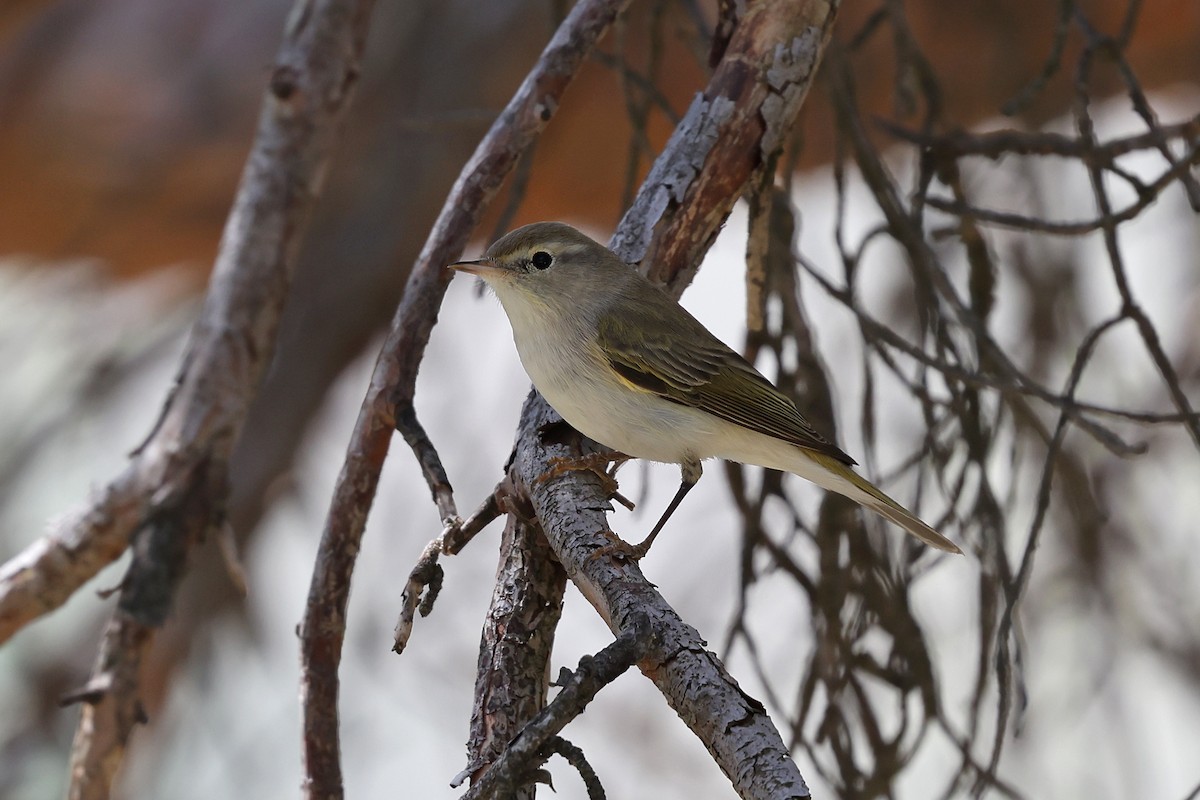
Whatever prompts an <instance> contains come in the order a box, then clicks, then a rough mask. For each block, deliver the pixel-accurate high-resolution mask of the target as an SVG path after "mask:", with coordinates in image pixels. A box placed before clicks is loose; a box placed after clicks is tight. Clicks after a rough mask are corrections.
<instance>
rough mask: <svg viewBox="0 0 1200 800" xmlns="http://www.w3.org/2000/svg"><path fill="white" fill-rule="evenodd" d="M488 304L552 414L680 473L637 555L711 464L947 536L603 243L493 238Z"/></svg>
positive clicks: (536, 232)
mask: <svg viewBox="0 0 1200 800" xmlns="http://www.w3.org/2000/svg"><path fill="white" fill-rule="evenodd" d="M450 268H452V269H455V270H460V271H462V272H468V273H471V274H473V275H477V276H479V277H480V278H482V279H483V280H484V281H486V282H487V283H488V285H489V286H490V287H491V289H492V290H493V291H494V292H495V294H496V297H497V298H499V300H500V304H501V306H503V307H504V311H505V313H506V314H507V315H508V319H509V322H510V323H511V325H512V330H513V340H514V341H515V342H516V345H517V353H518V354H519V355H520V358H521V364H522V365H523V366H524V367H525V371H526V372H527V373H529V377H530V378H531V379H532V380H533V385H534V386H535V387H536V388H537V390H538V391H539V392H541V394H542V396H543V397H544V398H546V401H547V402H548V403H549V404H550V405H551V407H553V408H554V410H555V411H557V412H558V413H559V414H560V415H562V418H563V419H564V420H566V421H567V422H568V423H570V424H571V425H572V426H573V427H574V428H576V429H577V430H579V431H580V432H581V433H583V434H584V435H586V436H588V437H590V438H592V439H594V440H595V441H597V442H599V443H600V444H602V445H604V446H605V447H609V448H613V449H615V450H618V451H620V452H621V453H624V454H626V455H628V456H631V457H633V458H644V459H648V460H650V461H659V462H664V463H673V464H679V465H680V468H681V472H682V481H681V482H680V486H679V490H678V491H677V492H676V494H675V497H674V499H672V501H671V503H670V505H669V506H668V507H667V510H666V511H665V512H664V514H663V516H662V518H661V519H659V521H658V524H656V525H655V526H654V529H653V530H652V531H651V532H650V535H649V536H647V537H646V539H645V540H644V541H643V542H642V543H641V544H639V545H637V546H634V547H631V548H629V549H630V550H631V551H632V553H631V555H633V557H634V558H640V557H642V556H643V555H645V552H646V551H647V550H648V549H649V547H650V544H651V543H652V542H653V541H654V537H655V536H657V535H658V532H659V531H660V530H662V527H663V525H664V524H665V523H666V521H667V519H668V518H670V516H671V514H672V513H673V512H674V511H675V509H676V508H677V507H678V506H679V503H680V502H681V501H682V500H683V498H684V496H685V495H686V494H687V493H688V491H690V490H691V488H692V487H693V486H695V485H696V482H697V481H699V480H700V475H701V473H702V471H703V470H702V467H701V462H702V461H703V460H704V459H707V458H724V459H728V460H730V461H737V462H740V463H743V464H757V465H759V466H762V467H768V468H770V469H778V470H784V471H786V472H791V473H793V474H795V475H799V476H800V477H802V478H805V479H807V480H810V481H812V482H813V483H815V484H817V485H818V486H820V487H822V488H824V489H828V490H829V491H833V492H837V493H838V494H841V495H844V496H846V497H848V498H850V499H851V500H853V501H855V502H856V503H859V504H860V505H862V506H864V507H865V508H869V509H871V510H872V511H874V512H876V513H877V514H880V515H881V516H883V517H884V518H886V519H888V520H890V521H891V522H894V523H895V524H897V525H899V526H900V527H901V528H903V529H904V530H906V531H908V532H909V533H911V534H912V535H913V536H916V537H917V538H918V539H920V540H921V541H923V542H925V543H926V544H929V545H931V546H933V547H936V548H937V549H939V550H946V551H948V552H951V553H961V552H962V551H961V550H959V549H958V547H957V546H956V545H955V544H954V543H953V542H951V541H950V540H949V539H947V538H946V537H944V536H942V535H941V534H940V533H938V532H937V531H935V530H934V529H933V528H931V527H929V526H928V525H926V524H925V523H924V522H922V521H921V520H919V519H917V518H916V517H915V516H913V515H912V514H911V513H909V512H908V511H907V510H905V508H904V507H903V506H901V505H900V504H899V503H897V502H896V501H895V500H892V499H891V498H890V497H888V496H887V495H886V494H884V493H883V492H882V491H880V490H879V489H877V488H876V487H875V486H873V485H872V484H871V483H870V482H869V481H867V480H866V479H865V478H863V477H861V476H860V475H858V474H857V473H855V472H854V471H853V470H852V469H851V467H852V466H853V465H854V464H855V461H854V459H852V458H850V456H848V455H846V454H845V453H843V452H842V451H841V450H840V449H839V448H838V447H837V446H836V445H834V444H831V443H830V442H829V441H827V440H826V439H824V438H823V437H822V436H821V435H820V434H819V433H817V432H816V431H815V430H813V428H812V426H811V425H809V424H808V422H807V421H806V420H805V419H804V417H803V416H801V415H800V412H799V411H798V410H797V408H796V405H795V403H793V402H792V401H791V400H790V399H789V398H788V397H787V396H786V395H784V394H783V393H781V392H780V391H779V390H777V389H776V388H775V387H774V386H773V385H772V384H771V382H770V381H768V380H767V379H766V378H764V377H763V376H762V374H760V373H759V372H758V370H756V369H755V368H754V367H753V366H752V365H751V364H750V363H749V362H748V361H746V359H744V358H742V356H741V355H739V354H738V353H737V352H735V351H734V350H732V349H731V348H729V347H728V346H726V345H725V344H724V343H723V342H721V340H719V339H717V337H715V336H713V335H712V333H710V332H709V331H708V329H707V328H705V327H704V325H702V324H701V323H700V322H699V321H698V320H697V319H696V318H695V317H693V316H692V315H691V314H689V313H688V312H687V311H686V310H685V309H684V308H683V306H681V305H679V303H677V302H676V301H675V300H674V298H672V297H670V296H669V295H667V294H666V293H665V292H664V291H662V290H661V289H660V288H659V287H657V286H655V285H654V284H653V283H651V282H650V281H649V280H648V279H647V278H645V277H644V276H643V275H642V274H641V273H639V272H638V271H637V270H636V269H634V268H633V267H632V266H630V265H629V264H626V263H625V262H624V261H622V260H621V259H620V258H618V257H617V255H616V254H615V253H613V252H612V251H611V250H609V249H608V248H606V247H604V246H603V245H601V244H600V243H598V242H596V241H594V240H592V239H590V238H588V237H587V236H585V235H584V234H582V233H580V232H579V231H577V230H575V229H574V228H572V227H571V226H569V225H564V224H562V223H559V222H537V223H534V224H532V225H526V226H524V227H522V228H518V229H517V230H514V231H512V232H511V233H508V234H506V235H505V236H503V237H501V238H500V239H499V240H497V241H496V242H495V243H494V244H493V245H492V246H491V247H489V248H488V249H487V251H486V252H485V253H484V254H483V257H482V258H480V259H478V260H476V261H460V262H458V263H455V264H451V265H450Z"/></svg>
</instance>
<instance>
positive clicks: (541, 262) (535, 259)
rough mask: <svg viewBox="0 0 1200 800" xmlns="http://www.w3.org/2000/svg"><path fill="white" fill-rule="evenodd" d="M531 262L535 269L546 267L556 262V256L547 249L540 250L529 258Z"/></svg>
mask: <svg viewBox="0 0 1200 800" xmlns="http://www.w3.org/2000/svg"><path fill="white" fill-rule="evenodd" d="M529 263H530V264H532V265H533V267H534V269H546V268H547V267H549V266H550V265H551V264H553V263H554V256H552V255H550V254H549V253H547V252H546V251H545V250H538V251H537V252H536V253H534V254H533V256H532V257H531V258H530V259H529Z"/></svg>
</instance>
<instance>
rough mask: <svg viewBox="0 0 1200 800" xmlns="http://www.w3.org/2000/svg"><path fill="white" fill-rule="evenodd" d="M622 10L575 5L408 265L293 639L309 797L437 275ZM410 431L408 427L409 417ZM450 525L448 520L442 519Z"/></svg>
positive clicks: (329, 762)
mask: <svg viewBox="0 0 1200 800" xmlns="http://www.w3.org/2000/svg"><path fill="white" fill-rule="evenodd" d="M627 3H628V0H582V2H580V3H578V4H576V5H575V6H574V7H573V8H572V9H571V13H570V14H569V15H568V16H567V18H566V19H565V20H564V21H563V24H562V25H561V26H560V27H559V29H558V30H557V32H556V33H555V34H554V37H553V38H552V39H551V40H550V43H549V44H547V46H546V49H545V50H544V51H543V52H542V55H541V58H539V59H538V62H537V64H535V65H534V67H533V69H532V70H531V71H530V73H529V75H528V76H526V78H525V81H524V83H522V84H521V87H520V89H518V90H517V93H516V94H515V95H514V96H513V99H512V100H511V101H510V102H509V104H508V106H507V107H506V108H505V109H504V111H503V112H502V113H501V114H500V116H499V118H498V119H497V120H496V122H495V123H494V124H493V125H492V128H491V130H489V131H488V133H487V135H486V136H485V137H484V139H483V141H482V142H480V144H479V147H478V148H476V150H475V154H474V155H473V156H472V157H471V160H470V161H469V162H467V164H466V166H465V167H463V170H462V173H461V174H460V175H459V178H458V180H457V181H456V182H455V184H454V187H453V188H452V189H451V191H450V196H449V197H448V198H447V199H446V202H445V203H444V204H443V206H442V212H441V214H440V215H439V216H438V219H437V222H435V223H434V226H433V230H432V231H431V232H430V234H429V238H428V239H427V240H426V242H425V246H424V248H422V250H421V254H420V256H419V257H418V258H417V262H416V263H415V264H414V265H413V269H412V272H411V273H410V275H409V279H408V283H407V285H406V286H405V291H404V299H403V300H402V301H401V304H400V308H399V309H398V310H397V312H396V316H395V318H394V319H393V321H392V326H391V329H390V331H389V333H388V337H387V340H386V341H385V343H384V345H383V349H382V351H381V352H380V354H379V358H378V360H377V361H376V363H375V370H374V373H373V374H372V377H371V385H370V387H369V389H368V390H367V395H366V398H365V399H364V400H363V405H362V408H361V409H360V411H359V415H358V420H357V422H356V423H355V427H354V432H353V433H352V434H351V440H350V443H349V445H348V447H347V452H346V458H345V461H344V463H343V465H342V471H341V474H340V475H339V476H338V481H337V485H336V487H335V489H334V495H333V500H332V502H331V504H330V509H329V514H328V516H327V517H326V520H325V527H324V530H323V531H322V534H321V543H320V546H319V549H318V551H317V560H316V564H315V566H314V568H313V577H312V582H311V584H310V587H309V597H308V603H307V606H306V609H305V615H304V622H303V626H302V628H301V671H302V675H301V686H302V688H301V693H302V703H303V714H304V761H305V771H306V775H307V783H306V786H305V793H306V796H308V797H340V796H341V795H342V784H341V766H340V757H339V754H338V712H337V689H338V678H337V669H338V664H339V662H340V660H341V649H342V641H343V637H344V635H345V613H346V603H347V600H348V598H349V592H350V576H351V573H352V571H353V569H354V562H355V556H356V555H357V552H358V547H359V542H360V541H361V539H362V533H363V528H364V526H365V524H366V517H367V512H368V510H369V509H370V506H371V502H372V500H373V499H374V496H375V491H376V488H377V486H378V483H379V473H380V470H381V469H382V467H383V460H384V458H385V457H386V455H387V451H388V447H389V444H390V441H391V434H392V431H393V429H395V428H396V427H397V421H398V420H404V419H407V418H409V417H408V415H409V414H410V413H411V408H412V400H413V389H414V386H415V384H416V376H417V369H418V367H419V366H420V363H421V359H422V357H423V355H424V352H425V345H426V344H427V342H428V341H429V333H430V331H431V330H432V329H433V325H434V323H435V322H436V321H437V312H438V307H439V306H440V305H441V301H442V296H443V295H444V294H445V291H446V286H447V285H448V284H449V281H450V277H451V276H450V273H449V271H448V270H446V269H445V265H446V264H448V263H450V262H451V261H453V260H454V259H455V258H456V257H457V256H458V255H459V254H460V253H461V252H462V249H463V247H464V246H465V245H466V243H467V240H468V237H469V236H470V235H471V232H472V231H473V230H474V229H475V226H476V224H477V223H478V221H479V218H480V216H481V215H482V213H483V210H484V208H486V206H487V204H488V203H489V202H490V201H491V199H492V197H493V196H494V195H495V194H496V192H497V191H498V190H499V188H500V185H501V183H502V182H503V181H504V179H505V177H506V176H507V175H508V174H509V173H510V172H511V171H512V169H513V167H514V166H515V165H516V163H517V160H518V159H519V158H520V156H521V154H522V153H523V152H524V151H525V150H526V149H527V148H528V147H529V146H530V144H531V143H532V142H533V141H534V139H535V138H536V137H537V135H538V134H539V133H540V132H541V130H542V128H544V127H545V125H546V123H547V122H548V121H549V120H550V118H551V117H552V116H553V115H554V112H555V110H556V109H557V107H558V104H559V99H560V98H561V97H562V94H563V92H564V91H565V90H566V88H567V86H568V85H569V84H570V82H571V80H572V79H573V78H574V76H575V74H576V72H577V71H578V70H579V67H580V66H581V65H582V63H583V62H584V60H585V59H586V57H587V55H588V53H589V52H590V51H591V49H592V48H593V47H594V46H595V44H596V42H597V41H598V40H599V39H600V38H601V37H602V36H603V35H604V33H605V31H607V30H608V28H609V26H610V25H611V24H612V22H613V20H614V19H615V18H616V16H617V14H619V13H620V11H621V9H623V8H624V7H625V5H626V4H627ZM411 419H412V420H414V421H415V416H412V417H411ZM414 430H416V429H414V428H412V427H411V426H409V428H408V429H407V430H406V431H405V433H406V438H409V439H410V442H411V441H416V442H417V443H418V444H419V445H421V447H420V449H419V450H418V458H419V460H420V461H421V463H422V469H423V470H424V472H425V474H426V476H427V477H428V476H431V475H432V476H434V477H435V478H437V477H438V476H439V475H441V474H443V473H444V470H442V469H441V465H440V463H436V466H434V464H435V462H434V461H432V460H431V459H434V458H436V451H433V449H432V446H429V447H428V448H426V447H425V444H426V443H427V440H426V439H422V438H421V437H419V436H417V437H412V436H411V433H412V431H414ZM439 481H440V478H438V480H435V481H431V487H430V488H431V490H432V491H433V492H434V494H435V497H437V498H438V499H439V509H441V510H442V513H443V514H445V513H447V512H448V513H450V514H451V515H453V514H454V513H456V512H454V509H453V503H452V501H451V502H450V503H449V504H447V502H446V497H447V496H448V495H447V493H446V491H445V490H444V489H443V488H442V486H441V485H440V483H439ZM445 522H446V523H447V524H450V523H451V522H452V520H445Z"/></svg>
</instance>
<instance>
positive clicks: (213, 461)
mask: <svg viewBox="0 0 1200 800" xmlns="http://www.w3.org/2000/svg"><path fill="white" fill-rule="evenodd" d="M372 5H373V3H372V2H371V0H302V2H299V3H298V4H297V6H296V9H295V10H294V13H293V14H292V16H291V17H290V21H289V27H288V30H287V32H286V36H285V40H284V42H283V45H282V47H281V49H280V53H279V56H278V58H277V61H276V65H275V69H274V72H273V73H272V75H271V81H270V89H269V91H268V92H267V95H266V98H265V101H264V107H263V111H262V115H261V117H260V119H259V127H258V133H257V136H256V138H255V143H254V147H253V150H252V152H251V154H250V157H249V159H248V161H247V164H246V168H245V171H244V173H243V175H242V180H241V185H240V187H239V189H238V194H237V198H236V199H235V201H234V206H233V209H232V211H231V212H230V215H229V219H228V222H227V223H226V227H225V232H224V235H223V236H222V239H221V246H220V250H219V252H218V255H217V260H216V263H215V265H214V268H213V275H212V279H211V282H210V285H209V292H208V296H207V298H206V300H205V304H204V308H203V310H202V311H201V315H200V319H199V321H198V322H197V323H196V327H195V330H194V331H193V333H192V339H191V342H190V345H189V347H188V351H187V353H186V354H185V356H184V358H183V363H182V367H181V368H180V373H179V376H178V378H177V379H176V385H175V387H174V389H173V390H172V392H171V394H170V395H169V396H168V398H167V401H166V403H165V407H164V408H163V411H162V415H161V417H160V419H159V421H158V424H157V425H156V426H155V428H154V430H153V432H152V433H151V434H150V436H149V438H148V439H147V441H146V442H145V444H143V445H142V446H141V447H140V448H138V450H137V451H136V452H135V453H134V455H133V457H132V458H131V459H130V462H129V465H128V466H127V467H126V468H125V470H124V471H123V472H122V473H121V474H120V475H119V476H117V477H116V478H114V479H113V480H112V481H111V482H109V483H108V484H107V485H106V486H105V487H104V488H103V489H101V490H99V491H98V492H97V493H96V496H95V497H94V498H93V499H92V500H91V501H90V502H89V503H88V505H87V507H86V508H85V509H84V510H82V511H78V512H74V513H72V514H71V515H69V516H68V517H66V518H65V519H63V520H62V521H60V522H59V523H58V524H57V525H56V526H55V529H54V531H53V532H52V533H50V534H48V535H47V536H45V537H43V538H42V539H40V540H38V541H37V542H34V543H33V544H32V545H30V546H29V547H28V548H26V550H25V551H24V552H22V553H20V554H19V555H17V556H16V557H14V558H13V559H12V560H11V561H9V562H8V563H7V564H5V565H4V567H3V568H2V569H0V642H3V641H5V640H6V639H8V637H10V636H11V635H12V634H13V633H15V632H16V631H17V630H19V629H20V628H21V627H22V626H24V625H26V624H27V623H29V622H30V621H31V620H33V619H36V618H37V617H39V616H41V615H42V614H45V613H47V612H48V611H51V610H53V609H55V608H57V607H58V606H60V605H62V604H63V603H64V602H65V601H66V600H67V598H69V597H70V596H71V595H72V594H74V593H75V591H76V590H78V589H79V587H80V586H82V585H83V584H84V583H85V582H87V581H88V580H89V579H91V578H92V577H93V576H94V575H95V574H96V573H97V572H98V571H99V570H100V569H101V568H103V567H104V566H105V565H107V564H109V563H111V562H112V561H113V560H115V559H116V558H118V557H119V556H120V555H121V553H123V552H124V551H125V548H126V547H127V546H128V544H129V540H130V537H131V536H132V535H133V534H134V532H135V531H137V530H138V528H139V527H141V526H142V525H144V524H145V523H146V521H147V520H149V519H151V518H152V517H153V516H154V515H155V514H157V513H159V511H160V510H161V509H163V508H170V507H171V506H173V505H175V504H177V503H178V502H179V501H180V495H182V494H183V493H185V492H186V491H188V487H189V486H191V485H192V484H193V480H192V474H193V473H194V472H195V471H196V470H197V469H198V468H199V466H200V465H201V464H204V463H206V462H207V463H208V464H209V465H210V466H213V467H215V466H217V465H223V464H225V463H226V462H227V461H228V457H229V453H230V450H231V449H232V447H233V445H234V443H235V442H236V441H237V439H238V437H239V435H240V434H241V428H242V424H243V423H244V421H245V418H246V411H247V409H248V408H249V405H250V401H251V400H252V399H253V397H254V395H255V393H256V392H257V390H258V386H259V382H260V379H261V377H262V374H263V371H264V369H265V368H266V365H267V364H268V363H269V362H270V360H271V355H272V354H273V353H274V351H275V333H276V330H277V329H278V325H279V316H280V312H281V310H282V308H283V304H284V300H285V299H286V297H287V291H288V285H289V281H290V278H291V272H292V267H293V266H294V264H295V260H296V252H297V248H298V247H299V244H300V239H301V236H302V234H303V233H304V230H305V227H306V223H307V220H308V216H309V212H310V211H311V209H312V206H313V203H314V201H315V200H316V197H317V195H318V194H319V192H320V188H321V185H320V184H321V179H322V176H323V175H324V173H325V169H326V165H327V163H328V160H329V155H330V153H331V152H332V149H333V144H334V138H335V134H336V129H337V126H338V123H339V121H340V120H341V118H342V115H343V113H344V111H345V109H346V107H347V105H348V101H349V99H350V96H351V94H352V90H353V88H354V86H355V84H356V82H357V76H358V62H359V57H360V54H361V52H362V44H363V41H364V39H365V35H366V27H367V18H368V16H369V13H370V10H371V7H372ZM211 500H212V506H213V508H218V507H220V506H221V505H222V500H223V498H222V497H220V496H215V497H213V498H211Z"/></svg>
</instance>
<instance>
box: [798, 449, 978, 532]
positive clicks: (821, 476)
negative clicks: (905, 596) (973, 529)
mask: <svg viewBox="0 0 1200 800" xmlns="http://www.w3.org/2000/svg"><path fill="white" fill-rule="evenodd" d="M805 456H807V457H808V458H809V459H811V460H812V461H815V462H816V463H817V464H818V465H819V466H820V467H821V469H820V470H816V471H812V470H808V469H803V470H801V469H794V470H791V471H792V472H795V473H797V474H798V475H800V476H801V477H804V478H807V479H808V480H810V481H812V482H813V483H815V484H817V485H818V486H820V487H822V488H823V489H828V490H830V491H833V492H837V493H838V494H840V495H843V496H845V497H849V498H850V499H851V500H853V501H854V502H856V503H858V504H859V505H861V506H862V507H864V508H869V509H871V510H872V511H874V512H875V513H876V514H879V515H880V516H881V517H883V518H884V519H887V520H889V521H891V522H894V523H896V524H897V525H899V526H900V527H901V528H903V529H904V530H906V531H908V532H909V533H911V534H912V535H913V536H915V537H917V538H918V539H920V540H921V541H922V542H924V543H925V544H927V545H929V546H930V547H936V548H937V549H938V550H945V551H946V552H948V553H959V554H961V553H962V550H960V549H959V548H958V545H956V544H955V543H954V542H952V541H950V540H949V539H947V538H946V537H945V536H942V535H941V534H940V533H938V532H937V531H935V530H934V529H933V528H931V527H929V526H928V525H926V524H925V523H924V522H922V521H921V520H919V519H917V518H916V517H915V516H913V515H912V514H911V513H909V511H908V510H907V509H906V508H904V506H902V505H900V504H899V503H897V502H896V501H895V500H893V499H892V498H890V497H888V496H887V495H886V494H884V493H883V492H882V491H880V490H879V489H878V488H876V487H875V486H874V485H873V484H872V483H871V482H870V481H868V480H867V479H866V478H864V477H862V476H861V475H859V474H858V473H856V472H855V471H854V470H852V469H850V467H848V466H846V465H845V464H843V463H841V462H840V461H838V460H837V459H834V458H832V457H830V456H827V455H824V454H823V453H814V452H812V451H808V452H806V453H805ZM813 472H816V473H817V474H813Z"/></svg>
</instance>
